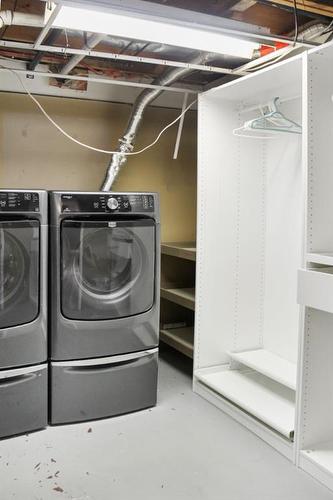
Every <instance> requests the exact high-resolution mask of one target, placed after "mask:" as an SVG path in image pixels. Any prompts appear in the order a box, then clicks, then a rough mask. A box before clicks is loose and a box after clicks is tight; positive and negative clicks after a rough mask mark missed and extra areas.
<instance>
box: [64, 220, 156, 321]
mask: <svg viewBox="0 0 333 500" xmlns="http://www.w3.org/2000/svg"><path fill="white" fill-rule="evenodd" d="M61 245H62V251H61V255H62V265H61V269H62V286H61V310H62V314H63V315H64V316H65V317H66V318H69V319H79V320H106V319H114V318H123V317H127V316H133V315H136V314H140V313H143V312H145V311H147V310H149V309H150V308H151V307H152V305H153V301H154V283H155V276H154V275H155V223H154V221H153V220H152V219H140V220H135V221H112V222H110V221H71V220H64V221H63V223H62V226H61Z"/></svg>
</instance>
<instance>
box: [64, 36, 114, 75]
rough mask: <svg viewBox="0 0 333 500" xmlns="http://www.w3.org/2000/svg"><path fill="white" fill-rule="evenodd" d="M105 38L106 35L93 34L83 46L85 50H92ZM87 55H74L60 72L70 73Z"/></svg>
mask: <svg viewBox="0 0 333 500" xmlns="http://www.w3.org/2000/svg"><path fill="white" fill-rule="evenodd" d="M104 38H105V35H99V34H97V35H92V36H91V37H90V38H89V40H88V41H87V43H86V44H85V45H84V46H83V47H82V49H83V50H92V49H93V48H94V47H96V45H98V44H99V43H100V42H101V41H102V40H103V39H104ZM85 57H86V56H85V55H80V54H78V55H76V56H72V57H71V58H70V60H69V61H68V62H67V63H66V64H65V66H64V67H63V68H62V69H61V71H60V73H61V74H62V75H68V74H69V73H70V72H71V71H72V69H74V68H75V66H77V65H78V64H79V62H80V61H82V59H84V58H85Z"/></svg>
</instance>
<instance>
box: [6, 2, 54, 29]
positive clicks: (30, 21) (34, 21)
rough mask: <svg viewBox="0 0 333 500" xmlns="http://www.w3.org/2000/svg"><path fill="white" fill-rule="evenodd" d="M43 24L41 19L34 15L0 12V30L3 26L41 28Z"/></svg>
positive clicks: (8, 11) (7, 11)
mask: <svg viewBox="0 0 333 500" xmlns="http://www.w3.org/2000/svg"><path fill="white" fill-rule="evenodd" d="M0 3H1V2H0ZM44 24H45V23H44V19H43V17H42V16H39V15H36V14H28V13H25V12H12V11H11V10H1V11H0V28H3V27H4V26H33V27H38V28H43V27H44Z"/></svg>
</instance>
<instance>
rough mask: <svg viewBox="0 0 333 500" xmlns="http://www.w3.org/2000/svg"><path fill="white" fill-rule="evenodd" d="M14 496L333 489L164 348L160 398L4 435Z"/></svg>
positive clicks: (227, 494)
mask: <svg viewBox="0 0 333 500" xmlns="http://www.w3.org/2000/svg"><path fill="white" fill-rule="evenodd" d="M180 366H182V369H180ZM13 498H14V499H18V500H48V499H56V498H58V499H60V500H63V499H71V500H74V499H75V500H113V499H115V500H131V499H132V498H133V499H136V500H160V499H167V500H186V499H189V500H197V499H205V500H222V499H225V500H278V499H279V500H280V499H281V500H289V499H290V500H298V499H299V500H332V499H333V494H332V493H330V492H329V491H328V490H327V489H326V488H324V487H323V486H321V485H320V484H318V483H316V482H315V481H314V480H313V479H312V478H310V477H309V476H307V475H306V474H305V473H303V472H301V471H299V470H297V469H296V468H295V467H294V466H293V465H292V464H291V463H289V462H288V461H287V460H286V459H285V458H284V457H283V456H281V455H279V453H277V452H276V451H275V450H273V449H272V448H270V446H268V445H267V444H265V443H264V442H263V441H261V440H260V439H259V438H257V437H256V436H255V435H253V434H251V433H250V432H249V431H248V430H246V429H245V428H243V427H242V426H240V425H239V424H238V423H236V422H234V421H233V420H232V419H231V418H229V417H228V416H226V415H224V414H223V413H222V412H221V411H219V410H218V409H217V408H215V407H214V406H212V405H210V404H209V403H208V402H206V401H204V400H203V399H201V398H200V397H199V396H197V395H195V394H193V393H192V392H191V366H190V363H189V362H188V361H187V360H186V359H185V358H183V357H182V356H181V355H178V354H176V353H174V352H172V351H171V350H164V351H163V352H162V354H161V358H160V380H159V403H158V406H157V407H156V408H153V409H151V410H146V411H142V412H138V413H135V414H134V413H133V414H130V415H125V416H121V417H117V418H113V419H109V420H101V421H96V422H90V423H84V424H79V425H69V426H61V427H54V428H48V429H46V430H44V431H42V432H36V433H32V434H30V435H28V436H21V437H16V438H13V439H7V440H2V441H1V442H0V499H1V500H10V499H13Z"/></svg>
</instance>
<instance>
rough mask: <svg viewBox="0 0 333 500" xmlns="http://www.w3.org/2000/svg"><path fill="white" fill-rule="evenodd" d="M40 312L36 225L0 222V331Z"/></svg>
mask: <svg viewBox="0 0 333 500" xmlns="http://www.w3.org/2000/svg"><path fill="white" fill-rule="evenodd" d="M38 312H39V222H38V221H37V220H26V221H8V222H7V221H6V222H3V221H0V328H8V327H12V326H17V325H22V324H24V323H30V322H31V321H33V320H34V319H36V317H37V316H38Z"/></svg>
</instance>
